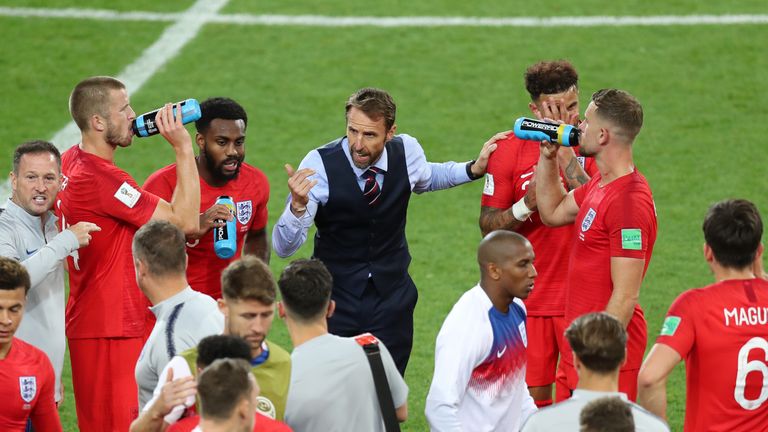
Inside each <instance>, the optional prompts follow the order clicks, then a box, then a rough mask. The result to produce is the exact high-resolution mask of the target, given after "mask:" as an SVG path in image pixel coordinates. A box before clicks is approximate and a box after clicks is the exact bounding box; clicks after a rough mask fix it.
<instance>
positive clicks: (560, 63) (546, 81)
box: [525, 60, 579, 101]
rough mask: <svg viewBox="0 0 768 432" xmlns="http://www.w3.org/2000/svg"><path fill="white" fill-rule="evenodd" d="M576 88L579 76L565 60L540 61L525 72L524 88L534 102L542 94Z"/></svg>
mask: <svg viewBox="0 0 768 432" xmlns="http://www.w3.org/2000/svg"><path fill="white" fill-rule="evenodd" d="M578 86H579V74H578V73H576V69H574V67H573V65H572V64H571V62H569V61H567V60H556V61H540V62H538V63H536V64H535V65H533V66H531V67H529V68H528V69H526V70H525V88H526V90H528V93H529V94H530V95H531V100H534V101H535V100H536V99H538V98H539V96H541V95H543V94H554V93H562V92H564V91H566V90H568V89H569V88H571V87H576V88H578Z"/></svg>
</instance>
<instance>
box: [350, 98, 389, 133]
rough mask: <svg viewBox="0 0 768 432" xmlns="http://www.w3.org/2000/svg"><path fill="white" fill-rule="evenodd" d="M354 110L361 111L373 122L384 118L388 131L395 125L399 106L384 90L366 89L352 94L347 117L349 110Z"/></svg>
mask: <svg viewBox="0 0 768 432" xmlns="http://www.w3.org/2000/svg"><path fill="white" fill-rule="evenodd" d="M352 108H357V109H359V110H360V111H362V112H363V113H365V115H366V116H368V117H369V118H370V119H371V120H373V121H379V120H380V119H382V118H383V119H384V126H385V127H386V129H387V131H389V129H390V128H392V125H394V124H395V116H396V114H397V106H396V105H395V101H394V100H393V99H392V96H390V95H389V93H387V92H386V91H384V90H382V89H377V88H374V87H365V88H361V89H360V90H358V91H356V92H354V93H352V95H351V96H350V97H349V99H347V105H346V107H345V109H346V111H345V113H346V116H349V110H351V109H352Z"/></svg>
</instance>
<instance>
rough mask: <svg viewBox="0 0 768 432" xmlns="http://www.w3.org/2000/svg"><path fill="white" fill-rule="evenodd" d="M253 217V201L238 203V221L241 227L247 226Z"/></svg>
mask: <svg viewBox="0 0 768 432" xmlns="http://www.w3.org/2000/svg"><path fill="white" fill-rule="evenodd" d="M252 215H253V206H252V205H251V200H248V201H240V202H238V203H237V221H238V222H240V225H245V224H247V223H248V221H249V220H251V216H252Z"/></svg>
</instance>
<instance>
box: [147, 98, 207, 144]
mask: <svg viewBox="0 0 768 432" xmlns="http://www.w3.org/2000/svg"><path fill="white" fill-rule="evenodd" d="M179 103H180V104H181V122H182V123H184V124H187V123H190V122H193V121H195V120H198V119H200V116H201V115H202V114H203V113H202V111H200V103H199V102H198V101H197V99H187V100H185V101H182V102H179ZM161 109H162V108H158V109H156V110H154V111H151V112H148V113H145V114H142V115H140V116H138V117H136V118H135V119H134V120H133V133H134V135H136V136H138V137H148V136H152V135H156V134H158V133H159V132H160V130H158V129H157V123H156V122H155V117H156V116H157V112H158V111H160V110H161ZM173 118H176V104H173Z"/></svg>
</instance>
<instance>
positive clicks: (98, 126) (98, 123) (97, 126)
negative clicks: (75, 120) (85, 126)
mask: <svg viewBox="0 0 768 432" xmlns="http://www.w3.org/2000/svg"><path fill="white" fill-rule="evenodd" d="M90 126H91V130H95V131H96V132H104V130H106V129H107V122H106V121H105V120H104V119H103V118H101V116H100V115H98V114H94V115H92V116H91V119H90Z"/></svg>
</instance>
